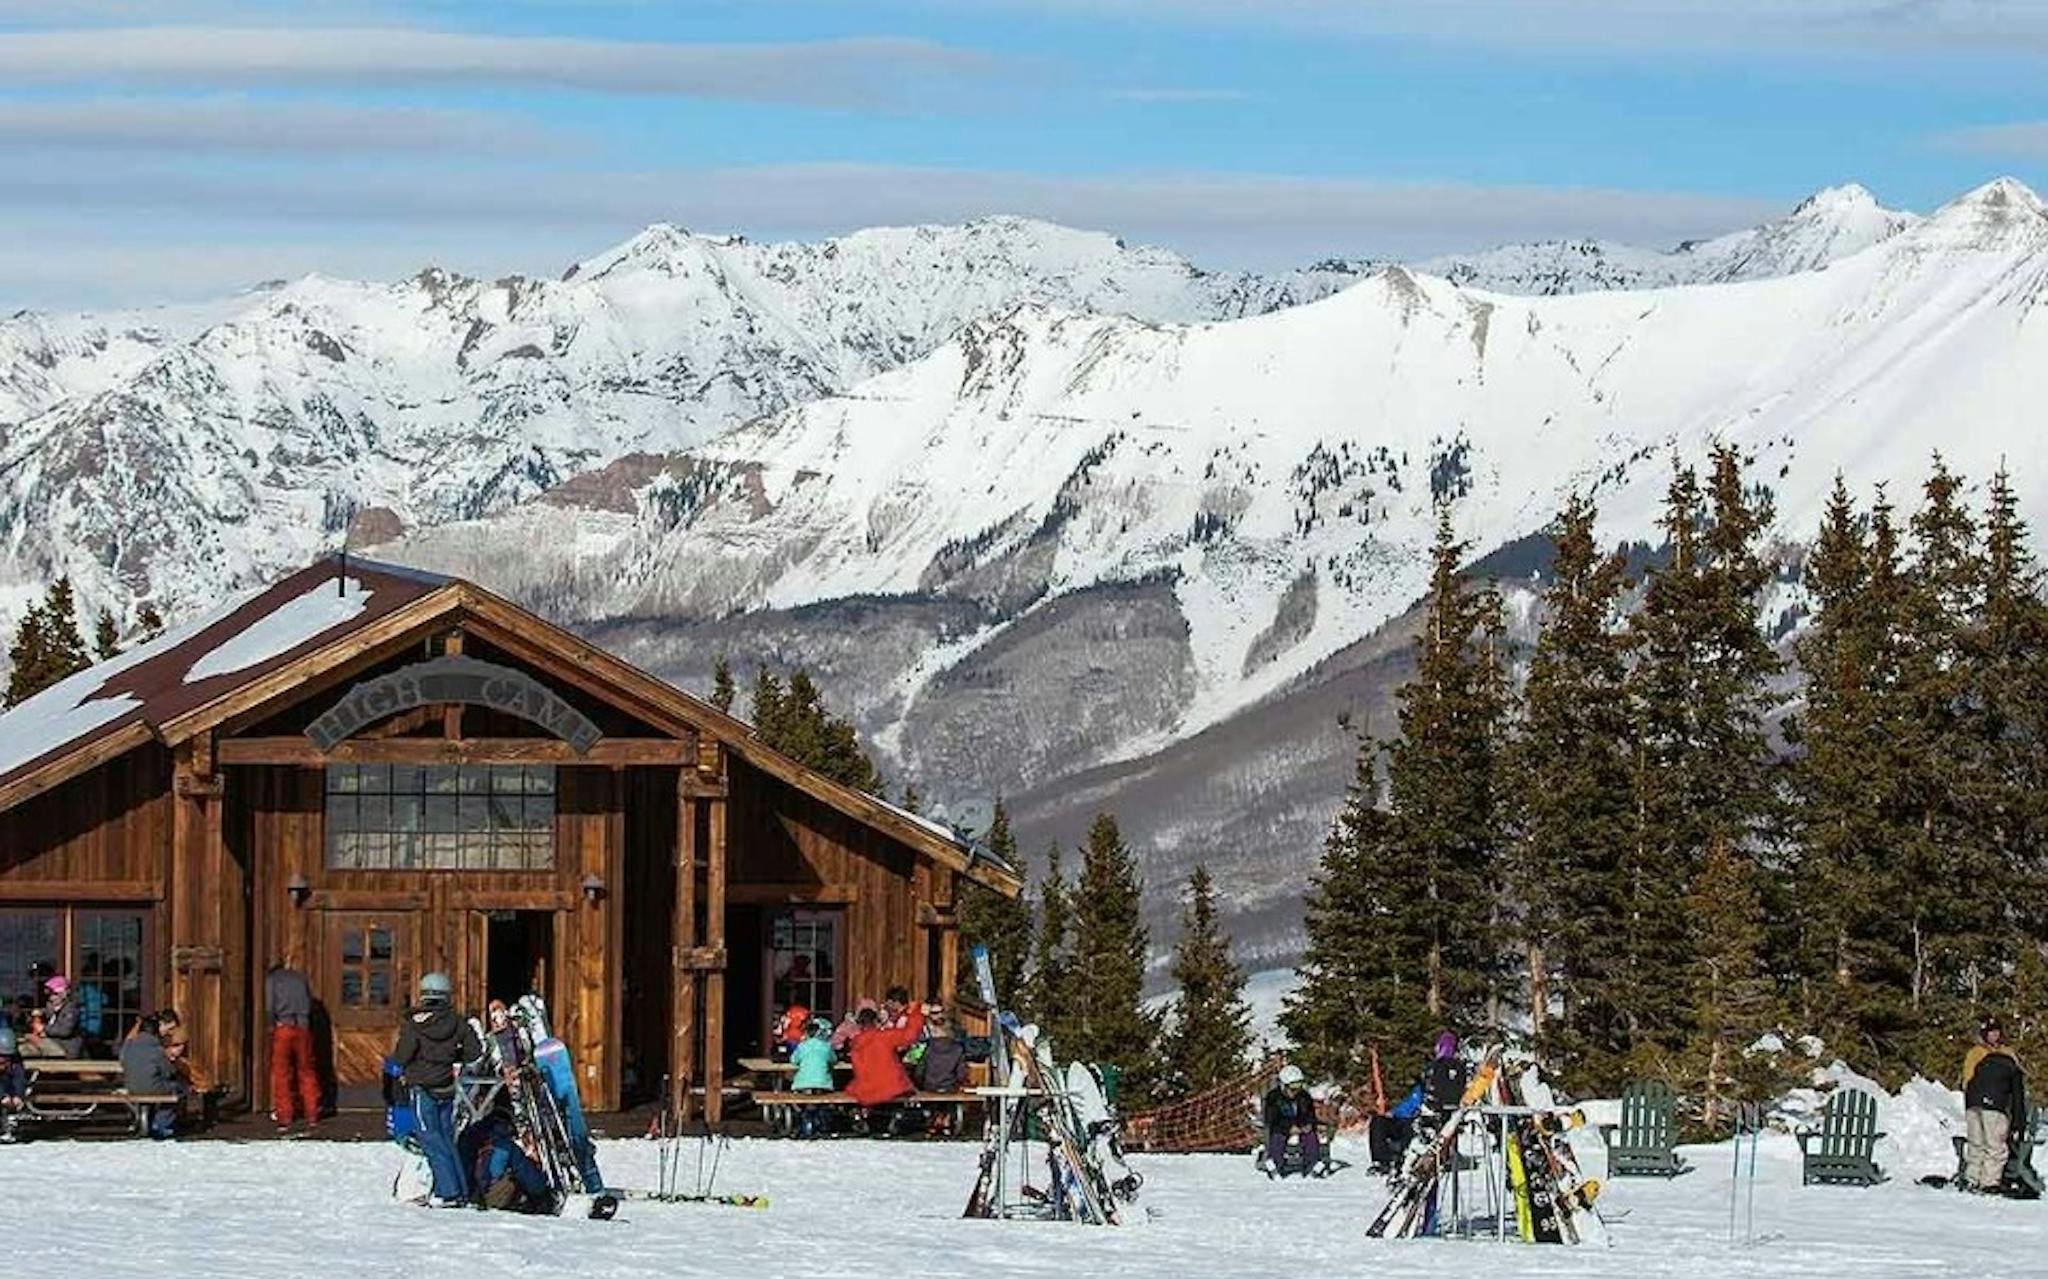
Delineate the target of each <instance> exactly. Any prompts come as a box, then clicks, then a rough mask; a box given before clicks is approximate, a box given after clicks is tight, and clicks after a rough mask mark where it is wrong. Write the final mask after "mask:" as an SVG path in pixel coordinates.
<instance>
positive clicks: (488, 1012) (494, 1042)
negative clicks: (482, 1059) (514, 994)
mask: <svg viewBox="0 0 2048 1279" xmlns="http://www.w3.org/2000/svg"><path fill="white" fill-rule="evenodd" d="M484 1015H485V1017H486V1018H488V1019H489V1021H490V1029H489V1030H488V1031H487V1032H486V1033H485V1036H484V1051H485V1052H487V1053H489V1054H490V1058H491V1061H492V1062H493V1063H494V1064H495V1065H496V1066H497V1068H498V1073H499V1074H516V1073H518V1070H519V1068H520V1067H521V1066H522V1065H524V1064H526V1038H525V1036H524V1035H523V1034H522V1033H521V1032H520V1029H519V1027H518V1026H516V1025H514V1024H513V1021H512V1010H511V1009H509V1008H507V1007H505V1001H504V1000H502V999H493V1000H492V1001H491V1002H490V1004H489V1006H488V1007H487V1008H486V1009H485V1011H484Z"/></svg>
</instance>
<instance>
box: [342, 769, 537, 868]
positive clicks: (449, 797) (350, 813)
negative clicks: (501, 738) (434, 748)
mask: <svg viewBox="0 0 2048 1279" xmlns="http://www.w3.org/2000/svg"><path fill="white" fill-rule="evenodd" d="M554 864H555V770H554V766H553V765H551V764H530V765H519V764H482V765H463V766H460V767H456V766H452V765H438V764H436V765H427V766H420V765H412V764H330V765H328V766H327V867H328V869H329V870H547V869H549V868H551V867H552V866H553V865H554Z"/></svg>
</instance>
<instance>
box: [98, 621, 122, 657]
mask: <svg viewBox="0 0 2048 1279" xmlns="http://www.w3.org/2000/svg"><path fill="white" fill-rule="evenodd" d="M92 655H93V659H94V660H95V661H101V662H104V661H106V660H107V659H108V658H110V657H119V656H120V655H121V633H120V631H118V630H116V629H115V627H114V615H113V614H112V613H110V612H108V611H107V610H106V609H101V610H100V615H99V619H98V620H97V621H96V622H94V623H93V629H92Z"/></svg>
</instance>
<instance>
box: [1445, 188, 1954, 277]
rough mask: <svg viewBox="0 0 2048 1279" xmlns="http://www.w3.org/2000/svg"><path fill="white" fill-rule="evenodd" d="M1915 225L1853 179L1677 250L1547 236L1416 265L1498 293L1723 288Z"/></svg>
mask: <svg viewBox="0 0 2048 1279" xmlns="http://www.w3.org/2000/svg"><path fill="white" fill-rule="evenodd" d="M1917 220H1918V219H1916V218H1915V217H1914V215H1912V214H1910V213H1902V212H1899V211H1897V210H1894V209H1887V208H1884V207H1882V206H1881V205H1879V204H1878V202H1877V199H1876V197H1874V196H1872V195H1871V194H1870V192H1868V191H1866V190H1864V189H1863V188H1862V187H1860V186H1856V185H1854V184H1853V183H1852V184H1850V185H1847V186H1839V187H1829V188H1828V189H1827V190H1825V191H1821V192H1819V193H1817V194H1815V195H1813V196H1810V197H1808V198H1807V199H1806V200H1804V201H1802V202H1801V203H1800V204H1799V206H1798V207H1797V208H1795V209H1793V210H1792V212H1791V213H1790V214H1789V215H1787V216H1785V217H1783V218H1779V219H1777V220H1776V221H1773V222H1766V223H1764V224H1763V225H1762V226H1757V227H1751V228H1749V229H1748V230H1745V231H1737V232H1734V233H1733V234H1731V235H1723V236H1717V237H1715V238H1714V239H1711V240H1691V241H1687V242H1686V243H1684V244H1681V245H1678V246H1677V247H1676V248H1672V249H1665V250H1657V249H1643V248H1637V247H1635V246H1632V245H1627V244H1616V243H1614V242H1612V241H1604V240H1545V241H1541V242H1538V243H1534V244H1511V245H1505V246H1502V247H1501V248H1497V249H1492V250H1489V251H1487V252H1485V253H1477V254H1467V255H1456V256H1449V257H1440V258H1432V259H1430V260H1428V261H1425V262H1419V263H1416V264H1415V265H1416V267H1417V269H1418V270H1421V271H1424V272H1427V273H1428V274H1430V275H1440V276H1443V277H1444V278H1445V279H1447V280H1450V281H1451V282H1452V283H1454V284H1461V285H1464V286H1466V287H1467V288H1475V289H1486V290H1489V291H1491V292H1495V293H1524V294H1557V293H1586V292H1593V291H1598V290H1607V289H1658V288H1670V287H1672V286H1674V285H1681V284H1727V283H1732V282H1734V281H1737V280H1766V279H1770V278H1772V277H1775V276H1780V275H1791V274H1794V273H1795V272H1799V271H1814V270H1818V269H1820V268H1822V267H1825V266H1826V265H1827V264H1828V263H1830V262H1833V261H1835V260H1836V259H1837V258H1845V257H1848V256H1849V255H1851V254H1853V253H1860V252H1862V251H1863V250H1864V249H1867V248H1869V247H1870V246H1871V245H1873V244H1876V243H1878V242H1880V241H1882V240H1888V239H1890V238H1891V237H1892V236H1894V235H1897V234H1898V233H1899V232H1901V231H1903V230H1905V229H1906V228H1908V227H1910V226H1912V225H1913V224H1914V222H1915V221H1917Z"/></svg>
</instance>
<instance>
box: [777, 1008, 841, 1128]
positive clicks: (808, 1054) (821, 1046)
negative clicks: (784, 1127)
mask: <svg viewBox="0 0 2048 1279" xmlns="http://www.w3.org/2000/svg"><path fill="white" fill-rule="evenodd" d="M789 1060H790V1064H791V1065H793V1066H795V1067H796V1075H795V1076H794V1077H793V1078H792V1079H791V1080H790V1082H789V1090H790V1091H791V1092H811V1093H828V1092H832V1091H834V1090H836V1089H837V1088H838V1086H839V1085H838V1084H837V1083H835V1082H834V1081H833V1079H832V1062H833V1052H832V1023H831V1022H830V1021H827V1020H826V1019H825V1018H823V1017H813V1018H811V1019H810V1021H809V1022H807V1023H806V1024H805V1026H804V1037H803V1040H802V1041H801V1042H799V1043H798V1044H797V1046H796V1047H795V1048H794V1049H793V1050H791V1052H790V1054H789ZM830 1122H831V1116H830V1115H829V1114H828V1113H827V1112H826V1108H825V1107H823V1106H805V1107H804V1108H803V1109H802V1110H800V1111H798V1112H797V1128H796V1135H797V1136H799V1137H806V1138H808V1137H817V1136H822V1135H823V1134H824V1132H825V1130H826V1128H827V1126H828V1125H829V1124H830Z"/></svg>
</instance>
